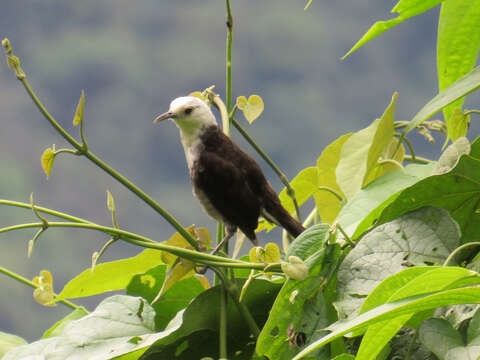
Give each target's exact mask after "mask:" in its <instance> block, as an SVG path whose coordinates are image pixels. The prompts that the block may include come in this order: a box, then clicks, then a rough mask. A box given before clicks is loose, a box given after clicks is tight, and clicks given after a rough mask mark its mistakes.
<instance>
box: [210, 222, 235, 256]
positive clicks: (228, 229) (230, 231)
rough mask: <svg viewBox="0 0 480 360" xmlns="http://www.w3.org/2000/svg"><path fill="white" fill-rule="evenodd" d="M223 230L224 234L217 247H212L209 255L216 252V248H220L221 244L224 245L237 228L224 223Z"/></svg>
mask: <svg viewBox="0 0 480 360" xmlns="http://www.w3.org/2000/svg"><path fill="white" fill-rule="evenodd" d="M225 232H226V234H225V236H224V237H223V239H222V241H220V243H219V244H218V245H217V247H216V248H215V249H213V251H212V252H211V253H210V255H215V254H216V253H217V252H218V250H220V249H221V248H222V247H223V245H225V244H226V243H227V241H228V240H230V239H231V238H232V236H233V235H235V233H236V232H237V228H236V226H230V225H225Z"/></svg>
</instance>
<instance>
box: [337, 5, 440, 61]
mask: <svg viewBox="0 0 480 360" xmlns="http://www.w3.org/2000/svg"><path fill="white" fill-rule="evenodd" d="M442 1H443V0H400V1H399V2H398V3H397V5H395V7H394V8H393V9H392V13H398V14H399V16H398V17H396V18H394V19H391V20H387V21H377V22H376V23H375V24H373V26H372V27H371V28H370V29H369V30H368V31H367V32H366V33H365V35H363V37H362V38H361V39H360V40H359V41H358V42H357V43H356V44H355V45H354V46H353V47H352V48H351V49H350V50H349V51H348V52H347V53H346V54H345V55H344V56H343V58H342V59H345V58H346V57H347V56H348V55H350V54H351V53H352V52H354V51H355V50H357V49H358V48H360V47H362V46H363V45H365V44H366V43H368V42H369V41H370V40H372V39H374V38H376V37H377V36H378V35H380V34H382V33H384V32H385V31H387V30H389V29H391V28H392V27H394V26H396V25H398V24H400V23H401V22H403V21H405V20H407V19H408V18H411V17H412V16H416V15H419V14H421V13H423V12H425V11H427V10H429V9H431V8H432V7H434V6H437V5H438V4H440V3H441V2H442Z"/></svg>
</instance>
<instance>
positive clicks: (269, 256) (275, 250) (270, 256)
mask: <svg viewBox="0 0 480 360" xmlns="http://www.w3.org/2000/svg"><path fill="white" fill-rule="evenodd" d="M279 261H280V248H279V247H278V245H277V244H275V243H267V244H266V245H265V262H266V263H268V264H269V263H274V262H279Z"/></svg>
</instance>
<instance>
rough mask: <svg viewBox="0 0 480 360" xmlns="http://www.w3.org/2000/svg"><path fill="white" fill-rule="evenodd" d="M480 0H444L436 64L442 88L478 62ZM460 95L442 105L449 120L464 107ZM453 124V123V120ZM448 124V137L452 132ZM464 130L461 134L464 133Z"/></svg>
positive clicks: (439, 22)
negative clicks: (452, 101)
mask: <svg viewBox="0 0 480 360" xmlns="http://www.w3.org/2000/svg"><path fill="white" fill-rule="evenodd" d="M478 24H480V0H469V1H445V2H444V3H443V4H442V8H441V11H440V18H439V20H438V39H437V67H438V84H439V89H440V91H443V90H444V89H446V88H447V87H448V86H450V85H451V84H452V83H454V82H455V81H457V80H458V79H460V78H461V77H462V76H464V75H465V74H467V73H468V72H469V71H471V70H472V69H473V67H474V66H475V62H476V60H477V57H478V51H479V50H480V31H478V30H479V26H478ZM463 101H464V99H463V98H462V99H459V100H457V101H455V102H454V103H452V104H450V105H448V106H446V107H445V108H444V109H443V114H444V117H445V120H446V121H447V124H448V125H450V124H449V121H450V120H451V119H452V114H453V113H454V111H455V109H457V108H460V109H461V108H462V105H463ZM452 125H453V124H452ZM452 128H454V127H453V126H449V133H448V135H449V137H451V138H452V140H453V141H455V140H456V138H455V137H453V136H452V134H451V131H450V129H452ZM464 135H465V134H463V135H461V136H464Z"/></svg>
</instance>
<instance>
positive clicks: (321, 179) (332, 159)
mask: <svg viewBox="0 0 480 360" xmlns="http://www.w3.org/2000/svg"><path fill="white" fill-rule="evenodd" d="M352 135H353V134H352V133H349V134H345V135H343V136H340V137H339V138H338V139H337V140H335V141H334V142H332V143H331V144H330V145H328V146H327V147H326V148H325V150H323V151H322V154H321V155H320V156H319V158H318V159H317V170H318V187H319V188H320V191H318V192H316V193H314V198H315V204H316V206H317V211H318V214H319V215H320V217H321V219H322V222H325V223H328V224H333V222H334V220H335V218H336V217H337V215H338V213H339V212H340V209H341V207H342V200H341V199H339V198H338V197H337V196H336V195H334V194H333V193H332V192H331V191H328V190H322V187H323V188H329V189H332V190H334V191H336V192H337V193H338V195H340V196H341V197H345V195H344V194H343V192H342V190H341V189H340V186H338V183H337V177H336V174H335V171H336V168H337V165H338V162H339V161H340V153H341V149H342V147H343V144H345V142H346V141H347V140H348V139H349V138H350V137H351V136H352Z"/></svg>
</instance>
